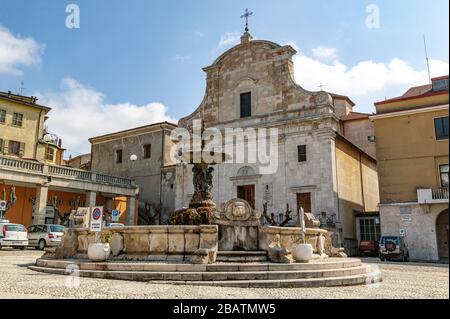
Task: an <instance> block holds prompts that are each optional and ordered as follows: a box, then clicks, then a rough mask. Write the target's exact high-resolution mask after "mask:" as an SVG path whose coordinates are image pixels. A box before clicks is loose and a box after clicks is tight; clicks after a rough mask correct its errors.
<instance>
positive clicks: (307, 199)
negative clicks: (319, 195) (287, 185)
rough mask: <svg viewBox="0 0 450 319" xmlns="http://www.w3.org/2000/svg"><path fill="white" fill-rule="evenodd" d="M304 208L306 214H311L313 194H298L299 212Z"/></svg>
mask: <svg viewBox="0 0 450 319" xmlns="http://www.w3.org/2000/svg"><path fill="white" fill-rule="evenodd" d="M300 207H303V211H304V212H305V213H312V212H311V193H297V210H298V211H300Z"/></svg>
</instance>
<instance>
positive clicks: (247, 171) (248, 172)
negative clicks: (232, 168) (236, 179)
mask: <svg viewBox="0 0 450 319" xmlns="http://www.w3.org/2000/svg"><path fill="white" fill-rule="evenodd" d="M253 175H256V173H255V170H254V169H253V168H252V167H250V166H243V167H241V168H240V169H239V170H238V172H237V176H253Z"/></svg>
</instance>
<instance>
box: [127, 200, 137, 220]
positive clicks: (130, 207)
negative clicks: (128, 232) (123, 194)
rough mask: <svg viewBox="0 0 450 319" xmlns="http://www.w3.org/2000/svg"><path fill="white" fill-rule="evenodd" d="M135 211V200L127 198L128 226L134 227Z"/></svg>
mask: <svg viewBox="0 0 450 319" xmlns="http://www.w3.org/2000/svg"><path fill="white" fill-rule="evenodd" d="M135 210H136V198H135V197H134V196H128V197H127V210H126V216H127V221H128V226H132V225H134V216H135Z"/></svg>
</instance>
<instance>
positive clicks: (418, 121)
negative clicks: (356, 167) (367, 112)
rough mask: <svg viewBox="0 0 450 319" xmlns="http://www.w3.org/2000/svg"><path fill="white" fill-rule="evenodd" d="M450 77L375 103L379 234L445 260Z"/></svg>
mask: <svg viewBox="0 0 450 319" xmlns="http://www.w3.org/2000/svg"><path fill="white" fill-rule="evenodd" d="M448 101H449V97H448V76H444V77H439V78H434V79H432V83H431V84H428V85H422V86H418V87H413V88H410V89H409V90H408V91H407V92H406V93H405V94H403V95H402V96H400V97H396V98H393V99H389V100H385V101H381V102H377V103H375V107H376V111H377V112H376V115H373V116H371V117H370V118H371V120H372V121H373V122H374V125H375V135H376V152H377V160H378V177H379V185H380V205H379V206H380V218H381V232H382V234H383V235H396V236H398V235H400V236H405V242H406V243H407V245H409V251H410V256H411V258H412V259H420V260H438V259H448V183H449V181H448V171H449V162H448V153H449V144H448V137H449V123H448Z"/></svg>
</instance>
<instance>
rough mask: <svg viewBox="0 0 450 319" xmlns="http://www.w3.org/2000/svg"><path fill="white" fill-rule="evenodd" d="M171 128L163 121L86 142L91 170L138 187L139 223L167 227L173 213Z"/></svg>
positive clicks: (173, 167) (173, 171)
mask: <svg viewBox="0 0 450 319" xmlns="http://www.w3.org/2000/svg"><path fill="white" fill-rule="evenodd" d="M175 128H176V125H174V124H171V123H168V122H163V123H156V124H151V125H146V126H142V127H137V128H133V129H129V130H125V131H121V132H115V133H111V134H107V135H102V136H97V137H93V138H90V139H89V141H90V142H91V168H92V170H94V171H97V172H101V173H104V174H112V175H117V176H122V177H125V178H131V179H133V180H135V181H136V184H137V185H138V186H139V205H138V206H139V209H138V212H139V219H138V221H139V224H144V225H145V224H167V222H168V219H169V216H170V214H171V213H172V212H173V211H174V208H175V207H174V203H175V202H174V200H175V199H174V197H175V186H174V182H175V166H174V165H173V163H172V161H171V158H170V150H171V148H172V145H173V142H172V140H171V139H170V133H171V132H172V130H173V129H175ZM132 156H133V157H132Z"/></svg>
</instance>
